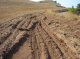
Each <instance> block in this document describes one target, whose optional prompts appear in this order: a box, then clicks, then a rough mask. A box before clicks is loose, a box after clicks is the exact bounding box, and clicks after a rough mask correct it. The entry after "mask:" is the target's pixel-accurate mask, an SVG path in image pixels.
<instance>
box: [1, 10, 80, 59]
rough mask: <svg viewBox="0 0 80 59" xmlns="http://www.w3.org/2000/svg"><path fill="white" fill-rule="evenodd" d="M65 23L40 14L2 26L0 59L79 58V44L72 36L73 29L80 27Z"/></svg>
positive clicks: (26, 15)
mask: <svg viewBox="0 0 80 59" xmlns="http://www.w3.org/2000/svg"><path fill="white" fill-rule="evenodd" d="M48 12H49V11H48ZM49 13H50V12H49ZM64 20H65V18H64V17H61V16H58V15H55V14H46V12H42V13H33V14H25V15H23V16H19V17H17V18H15V19H12V20H10V21H7V22H5V23H3V24H1V25H0V59H80V54H79V49H80V48H79V44H80V43H79V42H80V41H79V39H78V38H76V37H75V36H72V35H73V33H74V31H72V30H77V29H79V26H80V24H79V23H77V24H75V23H73V24H71V23H72V22H74V21H71V22H70V21H68V20H66V21H64ZM78 22H79V21H78ZM74 25H76V26H77V27H76V26H74ZM74 27H75V28H76V29H75V28H74ZM72 28H73V29H72ZM70 30H71V31H70ZM63 31H64V32H63ZM69 31H70V32H69ZM65 32H66V33H65ZM68 32H69V33H68ZM79 32H80V31H79V30H78V33H79ZM75 35H76V33H75ZM76 36H77V37H79V34H77V35H76Z"/></svg>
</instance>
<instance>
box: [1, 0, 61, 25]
mask: <svg viewBox="0 0 80 59" xmlns="http://www.w3.org/2000/svg"><path fill="white" fill-rule="evenodd" d="M21 1H23V0H21ZM60 8H61V7H57V5H56V4H54V3H53V4H50V3H36V2H31V1H27V2H16V1H14V2H11V1H5V2H4V1H3V0H0V23H1V22H4V20H5V21H7V20H10V19H13V18H15V17H17V16H20V15H24V14H26V13H31V12H35V11H41V10H46V9H60Z"/></svg>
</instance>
